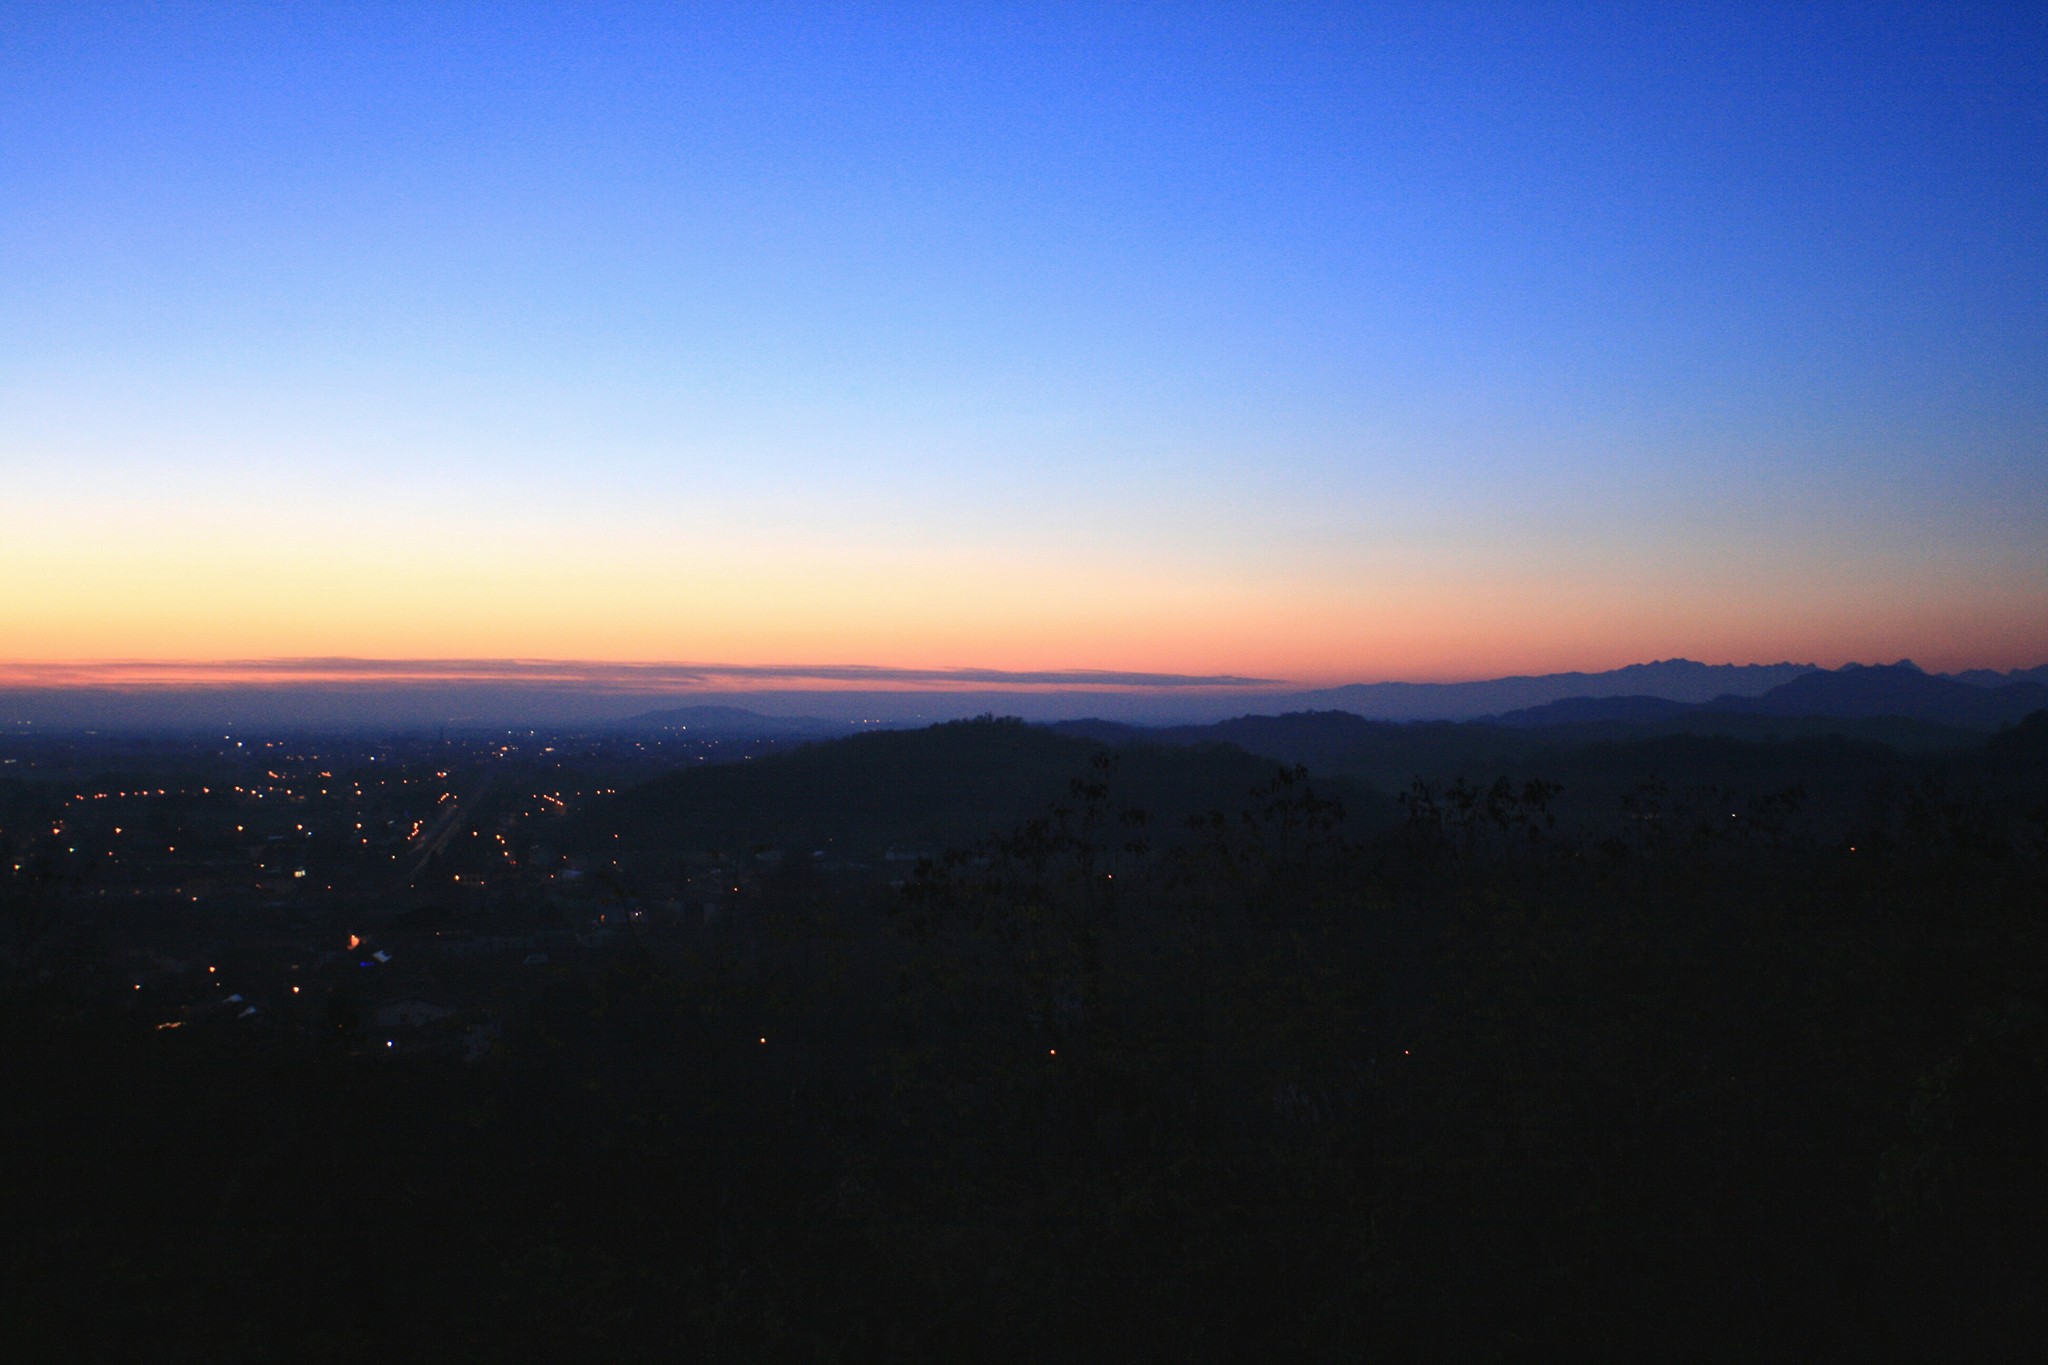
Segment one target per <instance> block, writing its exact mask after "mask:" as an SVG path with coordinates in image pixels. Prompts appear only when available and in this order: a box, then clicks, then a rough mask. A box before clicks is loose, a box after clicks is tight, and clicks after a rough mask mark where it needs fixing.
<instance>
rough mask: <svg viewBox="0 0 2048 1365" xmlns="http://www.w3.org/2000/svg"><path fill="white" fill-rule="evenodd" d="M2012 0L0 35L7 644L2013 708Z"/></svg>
mask: <svg viewBox="0 0 2048 1365" xmlns="http://www.w3.org/2000/svg"><path fill="white" fill-rule="evenodd" d="M2044 77H2048V11H2042V10H2040V9H2038V8H2033V7H2027V6H2006V7H1998V8H1983V9H1971V8H1947V7H1942V8H1933V7H1927V8H1905V7H1900V8H1896V9H1886V8H1882V7H1873V6H1854V7H1839V8H1830V7H1811V8H1800V7H1785V6H1768V7H1764V6H1760V7H1755V8H1748V9H1745V8H1742V7H1737V6H1702V7H1697V8H1687V7H1681V6H1664V5H1659V6H1615V7H1599V6H1572V7H1527V6H1514V7H1510V6H1473V7H1448V6H1443V7H1426V8H1424V7H1416V8H1408V7H1402V8H1391V7H1390V8H1364V7H1346V8H1344V9H1343V10H1341V11H1340V10H1339V9H1338V8H1337V7H1324V8H1314V7H1279V6H1241V7H1225V6H1199V7H1197V6H1178V7H1164V6H1161V7H1149V6H1089V7H1082V6H1035V7H1012V8H994V7H989V8H981V7H966V6H945V7H933V8H929V9H920V8H916V7H909V6H890V7H869V8H853V7H832V8H827V7H795V8H788V9H776V8H772V7H768V6H760V5H749V6H745V7H735V8H732V9H718V8H715V7H709V6H702V7H674V8H671V7H665V6H646V7H641V6H579V7H566V6H532V7H520V6H433V5H402V6H357V5H351V6H338V7H323V6H311V5H308V6H296V7H289V8H287V7H260V6H196V7H187V6H175V5H148V6H57V5H49V6H36V5H23V6H15V7H11V8H9V9H7V10H6V11H5V12H4V13H0V206H4V207H0V262H5V268H4V269H0V474H4V475H5V477H6V482H7V484H8V485H9V486H11V487H12V488H13V489H14V496H13V497H11V498H10V499H9V500H8V501H9V503H10V504H11V510H9V511H4V512H0V518H6V519H7V520H8V521H9V522H11V526H9V527H8V528H7V529H8V535H7V536H6V537H5V539H6V540H7V542H8V544H9V545H10V546H11V547H12V548H0V571H5V572H6V574H7V575H8V577H9V578H10V579H11V580H12V581H13V582H15V583H17V584H20V585H23V590H21V591H19V592H18V593H17V594H13V596H15V597H16V598H17V599H18V600H14V601H9V600H7V597H6V596H0V638H7V639H11V640H13V641H14V642H15V644H14V645H13V647H12V650H11V652H12V654H13V656H14V657H17V658H23V659H27V658H44V659H47V658H92V657H100V658H114V657H124V658H135V657H152V658H155V657H254V656H267V655H280V654H282V655H294V654H305V655H314V654H337V653H353V654H366V655H375V656H400V655H419V656H427V657H437V658H438V657H447V656H449V655H451V654H457V655H459V654H465V653H468V654H475V655H478V656H490V657H499V656H506V655H514V656H520V657H577V658H630V659H679V660H705V659H717V660H724V661H729V662H756V663H767V662H788V661H793V660H802V661H822V660H828V659H829V660H837V661H846V662H860V663H873V664H882V665H896V666H909V667H957V666H986V667H999V668H1020V667H1021V668H1107V669H1141V670H1162V669H1164V670H1180V671H1188V672H1200V673H1206V672H1213V671H1229V672H1239V673H1247V674H1256V675H1260V676H1283V677H1298V678H1301V679H1303V680H1314V681H1337V680H1348V679H1352V678H1372V677H1453V676H1473V675H1477V674H1484V673H1500V672H1509V671H1520V670H1523V669H1527V668H1532V667H1533V668H1541V667H1559V668H1563V667H1603V666H1610V665H1613V664H1618V663H1623V662H1628V661H1630V660H1633V659H1637V658H1647V657H1663V656H1667V655H1671V654H1691V655H1705V656H1711V657H1715V658H1737V659H1750V658H1760V659H1761V658H1781V657H1788V656H1789V657H1798V658H1815V659H1820V660H1821V661H1823V662H1827V661H1836V660H1840V659H1844V658H1854V657H1880V656H1883V657H1897V656H1899V655H1902V654H1911V655H1913V656H1914V657H1916V658H1921V659H1922V660H1923V662H1928V663H1930V664H1932V665H1950V666H1967V665H1970V664H1978V663H1988V664H2001V665H2012V664H2023V663H2034V662H2039V661H2040V659H2041V658H2042V657H2048V626H2043V625H2042V624H2041V622H2043V621H2048V493H2044V491H2043V490H2044V486H2048V480H2044V479H2043V477H2042V475H2043V473H2044V466H2048V95H2044Z"/></svg>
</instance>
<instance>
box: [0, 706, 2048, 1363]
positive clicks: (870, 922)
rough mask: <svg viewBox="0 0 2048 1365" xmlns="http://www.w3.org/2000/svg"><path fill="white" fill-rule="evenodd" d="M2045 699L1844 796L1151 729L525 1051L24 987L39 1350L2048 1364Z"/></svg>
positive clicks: (731, 922) (626, 971)
mask: <svg viewBox="0 0 2048 1365" xmlns="http://www.w3.org/2000/svg"><path fill="white" fill-rule="evenodd" d="M2041 735H2042V727H2041V726H2039V725H2036V726H2035V729H2034V730H2033V731H2032V732H2029V734H2023V735H2020V736H2017V737H2015V738H2013V739H2010V740H2008V741H2007V748H2006V749H2005V750H2004V751H2001V752H2003V753H2004V755H2005V757H2004V758H2003V759H2001V760H2000V762H2001V763H2003V765H2004V766H1997V765H1993V767H1992V768H1989V769H1987V770H1986V771H1987V773H1988V774H1989V776H1987V778H1986V780H1985V782H1984V784H1982V785H1980V786H1977V787H1973V788H1969V789H1956V788H1944V787H1940V786H1937V785H1931V784H1929V783H1927V782H1924V781H1916V782H1910V783H1901V784H1898V785H1896V786H1894V787H1892V788H1890V789H1889V790H1888V791H1886V792H1885V793H1882V794H1873V796H1872V799H1871V800H1870V802H1869V803H1868V804H1867V805H1866V807H1865V808H1864V809H1863V810H1862V811H1861V812H1860V813H1859V815H1858V817H1857V819H1858V823H1857V824H1856V825H1855V827H1854V828H1853V829H1852V830H1851V831H1850V833H1849V836H1848V837H1846V838H1841V837H1837V831H1836V830H1835V829H1834V828H1833V826H1832V825H1830V826H1828V828H1827V829H1826V830H1824V831H1823V832H1820V833H1816V832H1815V828H1814V827H1813V826H1812V824H1811V823H1810V822H1808V821H1807V820H1806V818H1805V816H1804V814H1803V812H1802V805H1801V800H1800V797H1799V794H1798V793H1797V791H1796V790H1793V789H1787V788H1773V789H1771V790H1768V791H1753V792H1746V793H1732V792H1729V791H1727V790H1718V789H1699V788H1696V787H1694V786H1690V785H1688V784H1687V783H1685V782H1684V781H1683V780H1682V778H1678V777H1673V776H1670V775H1667V776H1666V778H1665V779H1664V780H1663V781H1661V782H1659V781H1653V780H1645V781H1644V782H1642V783H1639V784H1638V785H1637V787H1636V788H1634V789H1633V790H1632V791H1631V792H1630V794H1629V796H1628V797H1627V799H1626V800H1625V801H1624V802H1622V803H1620V804H1619V805H1618V806H1617V808H1616V809H1615V810H1614V811H1613V812H1612V818H1611V819H1610V820H1608V821H1606V822H1605V823H1604V824H1601V825H1599V826H1597V827H1595V826H1586V825H1582V824H1578V823H1574V822H1572V821H1566V820H1560V819H1559V818H1558V817H1557V814H1556V811H1557V807H1558V793H1557V792H1556V791H1555V789H1554V788H1552V787H1551V786H1549V785H1548V784H1547V783H1545V782H1543V781H1541V780H1518V781H1513V782H1499V783H1491V782H1489V783H1483V784H1480V783H1471V784H1468V783H1452V784H1435V785H1427V784H1418V785H1416V786H1414V787H1412V788H1410V789H1409V790H1408V791H1407V792H1406V793H1405V795H1404V798H1403V800H1402V801H1401V802H1400V803H1399V805H1398V810H1399V813H1400V818H1399V819H1398V821H1396V822H1394V823H1393V824H1392V825H1391V826H1387V825H1386V824H1384V822H1380V821H1377V820H1376V821H1374V822H1373V823H1372V825H1371V827H1370V828H1368V829H1364V830H1361V829H1359V828H1358V827H1357V822H1356V821H1355V820H1354V819H1353V818H1351V813H1350V812H1348V811H1347V810H1346V809H1345V808H1344V806H1343V803H1342V802H1341V801H1339V800H1337V799H1334V798H1333V797H1332V796H1331V795H1330V794H1329V792H1328V791H1327V790H1326V789H1321V788H1319V787H1318V785H1317V784H1316V783H1315V782H1313V781H1312V780H1310V779H1309V778H1308V776H1307V775H1306V774H1304V773H1303V772H1301V771H1300V770H1298V769H1285V770H1281V771H1280V772H1278V773H1277V774H1275V775H1273V776H1272V778H1271V780H1269V781H1267V782H1265V783H1264V784H1263V785H1262V786H1261V787H1259V788H1258V789H1257V790H1256V791H1255V792H1253V793H1251V794H1250V795H1249V797H1248V798H1247V799H1245V800H1243V801H1242V802H1241V803H1240V804H1239V806H1237V807H1234V808H1229V809H1217V810H1212V811H1208V812H1197V813H1195V814H1193V815H1184V816H1182V817H1180V818H1177V819H1175V820H1173V821H1171V828H1167V827H1166V825H1167V823H1168V822H1166V821H1165V820H1164V819H1163V817H1161V816H1160V815H1159V814H1157V813H1156V812H1154V811H1151V810H1149V809H1148V808H1139V807H1136V806H1134V805H1133V804H1132V803H1131V802H1129V801H1127V800H1126V799H1124V797H1123V795H1122V794H1121V792H1120V786H1119V784H1120V768H1119V765H1118V763H1117V762H1116V761H1115V760H1114V758H1113V757H1104V758H1102V759H1101V760H1099V761H1098V762H1096V763H1095V764H1094V765H1092V766H1088V767H1086V768H1084V769H1083V770H1082V772H1081V773H1080V775H1079V776H1076V777H1074V778H1072V780H1071V782H1070V785H1069V786H1068V788H1067V791H1066V793H1065V794H1064V796H1062V797H1061V798H1060V799H1058V800H1057V801H1056V802H1055V803H1054V804H1053V805H1052V806H1051V807H1050V808H1048V809H1046V810H1045V811H1044V813H1043V814H1041V815H1039V816H1037V817H1034V818H1032V819H1029V820H1026V821H1025V822H1023V823H1022V824H1020V825H1018V826H1016V827H1015V828H1012V829H1011V830H1009V831H1008V832H1007V833H1004V834H1001V835H999V836H996V837H992V838H988V839H985V840H982V841H980V842H978V843H974V844H970V845H967V846H964V847H961V848H959V849H957V850H955V851H954V852H952V853H949V854H947V855H946V856H944V857H943V858H939V859H935V860H933V861H931V862H929V863H927V864H925V865H923V866H922V867H920V868H919V870H918V872H917V874H916V875H915V876H913V877H911V878H909V879H908V881H907V883H906V885H905V886H903V887H902V888H901V890H900V892H897V893H892V894H890V895H888V896H887V897H885V898H884V899H882V900H881V901H879V902H874V901H869V900H865V899H863V900H858V901H848V900H846V899H844V898H843V897H842V896H841V895H840V893H838V892H836V891H835V890H834V889H833V884H832V883H831V882H830V881H829V880H826V879H823V878H821V877H820V876H819V875H818V874H817V873H816V871H815V869H813V868H812V867H811V866H810V864H809V863H807V862H806V861H805V860H802V859H788V860H785V861H784V863H783V864H782V865H781V866H780V867H779V868H778V870H777V872H776V874H775V877H774V878H773V880H771V881H770V882H769V883H767V884H766V885H764V886H763V887H762V889H761V893H760V896H759V897H758V901H757V904H756V905H755V908H754V910H753V912H752V913H751V914H749V915H747V916H744V917H738V916H736V917H732V918H730V919H728V920H727V921H725V922H721V923H718V924H714V925H711V926H703V927H699V928H692V929H669V930H664V931H661V932H659V933H652V934H647V935H644V936H642V937H641V938H639V939H638V940H636V941H634V942H633V943H632V944H631V945H630V946H628V947H627V948H625V949H622V950H620V951H618V952H616V953H613V954H610V955H608V956H605V957H603V958H602V959H597V958H593V959H590V960H588V961H585V962H582V963H578V964H573V965H567V966H558V967H555V968H550V969H549V970H548V971H547V973H545V974H544V975H543V976H542V977H541V985H540V986H539V987H538V988H537V989H535V990H534V991H533V993H532V994H531V996H530V997H529V998H527V999H526V1000H525V1002H524V1004H523V1005H522V1006H521V1007H520V1008H519V1010H518V1011H517V1013H516V1016H515V1017H514V1018H513V1019H512V1020H510V1021H509V1023H508V1026H507V1029H506V1032H505V1036H504V1038H503V1040H502V1045H501V1047H500V1048H499V1049H498V1050H497V1052H496V1053H495V1054H494V1055H493V1056H492V1057H490V1058H488V1059H487V1060H486V1061H485V1062H484V1063H482V1064H480V1065H477V1066H462V1065H459V1064H455V1063H446V1064H438V1063H437V1064H422V1065H407V1064H404V1063H388V1064H387V1063H382V1062H380V1061H377V1060H375V1059H374V1058H372V1057H369V1056H362V1055H352V1054H353V1053H358V1052H360V1051H362V1049H361V1047H360V1044H361V1042H362V1041H363V1040H360V1039H351V1038H350V1037H348V1036H347V1034H346V1031H345V1030H344V1029H337V1030H336V1031H335V1032H334V1033H333V1034H332V1035H331V1036H328V1037H325V1038H320V1039H304V1038H294V1037H290V1036H286V1035H282V1034H280V1035H275V1036H267V1037H266V1036H260V1035H253V1034H246V1033H238V1032H235V1031H233V1030H230V1029H223V1030H222V1031H220V1032H218V1033H216V1034H211V1035H208V1034H204V1033H201V1032H199V1031H198V1030H177V1031H173V1032H170V1033H164V1032H159V1031H154V1030H151V1029H150V1028H148V1026H147V1025H146V1024H145V1023H143V1022H140V1021H129V1020H126V1019H124V1018H123V1017H122V1016H121V1015H120V1014H119V1012H118V1011H115V1010H100V1011H93V1010H84V1011H81V1010H80V1008H79V1007H78V1005H77V1004H76V1000H75V997H65V999H66V1000H67V1001H68V1002H69V1003H67V1004H66V1005H65V1006H64V1007H63V1008H61V1009H59V1008H56V1007H54V1006H52V1004H51V1003H50V1002H51V1001H52V1000H53V999H56V998H57V994H58V993H57V988H56V986H55V985H51V986H50V987H49V988H48V989H47V990H45V989H43V988H41V987H35V988H30V987H23V988H20V989H17V990H16V991H15V992H14V993H13V994H12V995H11V996H10V999H9V1002H8V1006H7V1009H8V1013H7V1017H6V1021H5V1023H6V1027H5V1029H4V1040H5V1041H4V1046H5V1049H6V1052H7V1054H8V1073H7V1074H8V1075H10V1076H11V1077H13V1078H14V1082H15V1083H14V1086H13V1087H12V1089H13V1091H14V1095H15V1102H14V1103H11V1104H10V1105H8V1106H5V1107H4V1113H0V1139H4V1142H5V1146H6V1150H5V1164H4V1171H5V1174H4V1176H0V1191H4V1194H0V1197H4V1199H5V1201H6V1202H5V1210H6V1219H7V1221H6V1225H7V1227H8V1228H9V1229H10V1237H9V1238H8V1239H7V1241H6V1244H5V1248H4V1251H0V1255H4V1256H5V1258H6V1262H5V1264H6V1274H5V1275H4V1276H0V1286H4V1287H0V1294H4V1295H5V1299H4V1301H0V1349H4V1350H5V1351H6V1353H7V1354H8V1355H9V1356H10V1357H11V1358H28V1357H29V1356H31V1355H34V1356H47V1355H66V1354H69V1355H79V1356H100V1357H104V1356H111V1355H143V1354H147V1355H149V1356H152V1357H166V1356H198V1355H203V1356H208V1357H233V1356H243V1355H246V1356H259V1355H260V1356H269V1355H276V1354H283V1353H287V1352H289V1353H291V1354H293V1355H295V1356H299V1357H304V1358H315V1359H317V1358H342V1357H347V1358H356V1357H361V1356H364V1355H368V1354H371V1353H379V1354H385V1355H390V1354H398V1355H404V1356H435V1357H440V1356H462V1355H480V1356H546V1357H563V1356H577V1355H582V1356H591V1357H619V1356H634V1355H677V1354H684V1353H687V1354H691V1355H712V1356H720V1355H723V1356H734V1357H744V1358H760V1357H777V1358H783V1357H787V1358H805V1359H809V1358H819V1359H851V1358H860V1359H866V1358H876V1357H903V1358H946V1359H953V1358H961V1357H1030V1358H1034V1359H1040V1358H1052V1359H1060V1358H1090V1359H1093V1358H1108V1357H1133V1356H1135V1357H1139V1358H1147V1359H1210V1358H1226V1359H1237V1358H1244V1357H1249V1356H1260V1357H1266V1356H1285V1357H1307V1358H1323V1357H1345V1358H1353V1357H1357V1356H1361V1355H1366V1354H1373V1353H1381V1354H1387V1355H1394V1356H1402V1357H1407V1356H1416V1355H1444V1356H1461V1357H1489V1358H1492V1357H1524V1358H1526V1357H1556V1356H1573V1357H1578V1356H1588V1355H1599V1356H1647V1355H1651V1354H1655V1355H1672V1354H1677V1355H1685V1356H1691V1357H1702V1358H1726V1357H1738V1356H1739V1357H1755V1356H1771V1357H1800V1358H1814V1357H1821V1358H1844V1357H1854V1358H1859V1359H1862V1358H1882V1357H1913V1358H1926V1357H1942V1358H1956V1359H1982V1358H1987V1357H1999V1356H2009V1357H2016V1356H2021V1355H2031V1354H2032V1353H2033V1352H2034V1351H2035V1350H2037V1349H2038V1342H2039V1340H2040V1339H2041V1333H2042V1331H2043V1330H2044V1328H2048V1307H2044V1301H2043V1300H2044V1296H2042V1295H2041V1294H2040V1293H2039V1286H2040V1285H2041V1284H2042V1283H2044V1282H2048V1217H2044V1215H2048V1142H2044V1136H2043V1135H2044V1133H2048V1099H2044V1097H2048V1074H2044V1069H2048V937H2044V928H2048V921H2044V912H2048V787H2044V786H2043V785H2042V784H2041V783H2040V782H2039V781H2038V777H2039V773H2040V766H2039V756H2038V753H2035V752H2034V750H2029V749H2027V747H2026V746H2027V745H2029V744H2032V745H2034V746H2035V749H2038V748H2039V747H2040V740H2041ZM2030 754H2031V755H2032V756H2031V757H2030V756H2029V755H2030ZM1269 771H1270V770H1269ZM39 992H41V993H40V994H39Z"/></svg>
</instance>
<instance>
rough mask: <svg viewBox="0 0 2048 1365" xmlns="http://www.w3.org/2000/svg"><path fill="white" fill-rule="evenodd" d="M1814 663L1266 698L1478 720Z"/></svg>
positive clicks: (1786, 676)
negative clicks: (1554, 704) (1575, 700)
mask: <svg viewBox="0 0 2048 1365" xmlns="http://www.w3.org/2000/svg"><path fill="white" fill-rule="evenodd" d="M1817 667H1818V666H1817V665H1815V664H1793V663H1780V664H1703V663H1695V662H1694V661H1693V660H1691V659H1661V660H1659V661H1657V662H1656V663H1647V664H1630V665H1628V666H1627V667H1625V668H1615V669H1609V670H1608V671H1607V672H1605V673H1543V674H1537V675H1533V676H1523V677H1512V678H1489V679H1486V680H1484V681H1481V682H1459V683H1406V682H1383V683H1351V684H1349V685H1348V686H1345V687H1329V688H1322V689H1319V690H1316V691H1312V692H1298V693H1294V694H1291V695H1289V696H1287V697H1284V698H1277V697H1276V698H1271V699H1267V700H1271V701H1275V702H1284V703H1285V705H1284V706H1280V707H1276V708H1274V709H1277V710H1289V711H1349V712H1351V713H1352V714H1353V715H1357V716H1364V717H1366V718H1367V719H1368V720H1477V719H1479V718H1480V717H1482V716H1493V715H1499V714H1501V713H1502V712H1506V711H1518V710H1526V709H1527V708H1529V707H1534V706H1543V705H1547V704H1548V703H1550V702H1555V701H1563V700H1565V699H1567V698H1575V697H1661V698H1664V699H1666V700H1669V701H1679V702H1705V701H1712V700H1713V699H1715V698H1716V697H1724V696H1737V697H1754V696H1759V695H1761V694H1763V693H1765V692H1768V691H1770V690H1771V689H1772V688H1774V687H1778V686H1781V685H1783V684H1785V683H1788V682H1791V681H1792V680H1793V679H1794V678H1797V677H1800V676H1802V675H1804V674H1807V673H1812V672H1814V671H1815V669H1816V668H1817Z"/></svg>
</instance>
